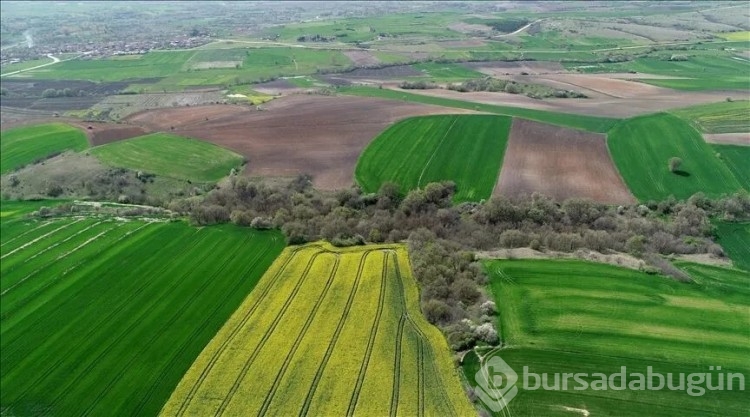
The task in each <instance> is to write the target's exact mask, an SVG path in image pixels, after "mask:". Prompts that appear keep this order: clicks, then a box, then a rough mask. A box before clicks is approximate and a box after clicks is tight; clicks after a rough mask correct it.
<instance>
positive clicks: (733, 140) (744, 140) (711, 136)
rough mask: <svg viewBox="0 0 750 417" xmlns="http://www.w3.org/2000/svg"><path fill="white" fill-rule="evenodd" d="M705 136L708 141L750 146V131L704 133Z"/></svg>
mask: <svg viewBox="0 0 750 417" xmlns="http://www.w3.org/2000/svg"><path fill="white" fill-rule="evenodd" d="M703 138H704V139H706V142H708V143H717V144H720V145H747V146H750V133H708V134H706V133H704V134H703Z"/></svg>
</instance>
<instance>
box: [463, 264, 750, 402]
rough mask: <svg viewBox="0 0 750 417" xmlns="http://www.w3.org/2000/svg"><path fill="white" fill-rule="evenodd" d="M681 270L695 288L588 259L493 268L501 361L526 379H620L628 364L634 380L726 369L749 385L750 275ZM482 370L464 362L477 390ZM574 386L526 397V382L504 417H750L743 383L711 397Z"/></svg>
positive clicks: (471, 359)
mask: <svg viewBox="0 0 750 417" xmlns="http://www.w3.org/2000/svg"><path fill="white" fill-rule="evenodd" d="M680 266H681V267H682V268H684V269H685V270H687V271H688V272H689V273H690V274H691V275H692V276H693V277H694V279H695V282H693V283H684V282H677V281H674V280H672V279H669V278H666V277H663V276H659V275H649V274H646V273H643V272H638V271H633V270H629V269H624V268H620V267H615V266H608V265H602V264H594V263H586V262H582V261H559V260H501V261H487V262H485V267H486V270H487V272H488V273H489V274H490V289H491V291H492V293H493V295H494V297H495V300H496V301H497V305H498V307H499V314H498V315H499V319H498V328H499V330H500V333H501V335H502V336H501V339H502V340H503V342H504V347H503V348H501V349H499V350H497V351H496V352H495V354H497V355H498V356H500V357H501V358H502V359H503V360H505V361H506V362H507V363H508V364H509V365H510V366H511V367H512V368H513V369H514V370H515V371H516V372H517V373H519V374H520V373H521V370H522V369H523V367H524V366H528V367H529V371H530V372H533V373H537V374H542V373H548V374H553V373H556V372H560V373H562V372H570V373H588V374H593V373H596V372H601V373H605V374H613V373H616V372H619V371H620V367H621V366H626V367H627V373H628V374H629V373H633V372H640V373H643V374H645V373H646V367H647V366H653V369H654V372H661V373H667V372H673V373H680V372H683V373H690V372H709V366H721V367H722V370H724V371H725V372H734V373H741V374H743V375H744V378H747V377H748V376H750V367H748V364H747V359H746V358H747V356H748V355H750V347H748V345H747V329H748V325H750V323H749V322H748V317H749V315H748V314H749V313H750V291H749V290H748V286H747V280H748V274H747V273H745V272H741V271H737V270H730V269H723V268H718V267H710V266H704V265H698V264H681V265H680ZM478 366H479V363H478V361H477V356H476V355H475V354H473V353H470V354H469V355H467V357H466V358H465V359H464V371H465V373H466V376H467V378H468V379H469V381H470V382H472V383H473V376H474V373H475V372H476V371H477V370H478ZM714 378H716V377H715V376H714ZM583 380H585V381H587V382H589V383H590V382H591V381H593V380H594V377H593V376H589V377H583ZM549 381H550V383H551V382H552V375H550V376H549ZM675 381H676V380H675ZM570 382H571V384H570V385H568V388H567V389H564V390H552V391H550V390H541V389H539V390H524V389H523V387H522V386H520V385H521V381H520V380H519V393H518V395H516V397H515V398H513V399H512V400H511V402H510V404H509V405H508V408H506V410H505V412H504V413H498V414H497V415H519V416H520V415H545V416H558V415H559V416H569V415H570V413H571V412H576V413H581V414H585V415H589V414H590V415H612V414H616V415H620V416H643V415H648V416H674V415H681V416H704V415H710V414H716V415H724V416H741V415H744V413H745V412H746V410H747V408H748V406H750V401H749V400H748V398H747V396H746V395H744V392H743V391H741V390H739V387H738V386H737V383H736V380H735V386H734V390H732V391H728V390H727V391H706V392H705V395H703V396H691V395H688V394H687V393H686V392H685V390H684V388H683V390H677V391H674V390H666V389H664V390H660V391H647V390H642V391H634V390H624V391H619V390H606V391H601V390H599V391H597V390H591V389H589V390H584V391H579V390H574V389H573V382H572V381H570ZM532 383H533V381H532ZM715 385H716V384H715V382H714V386H715ZM613 410H616V412H614V413H613Z"/></svg>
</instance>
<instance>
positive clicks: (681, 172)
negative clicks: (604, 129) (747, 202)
mask: <svg viewBox="0 0 750 417" xmlns="http://www.w3.org/2000/svg"><path fill="white" fill-rule="evenodd" d="M607 144H608V145H609V150H610V152H611V153H612V159H613V160H614V161H615V164H616V165H617V168H618V170H619V171H620V174H621V175H622V177H623V178H624V179H625V183H626V184H627V185H628V187H629V188H630V190H631V191H632V192H633V194H634V195H635V196H636V197H637V198H638V199H639V200H641V201H646V200H663V199H664V198H666V197H669V196H670V195H673V196H675V197H676V198H678V199H685V198H688V197H690V196H691V195H693V194H695V193H697V192H704V193H705V194H706V195H708V196H711V197H716V196H719V195H722V194H728V193H734V192H738V191H740V190H742V185H740V183H739V181H737V179H736V178H735V177H734V175H732V172H731V171H730V170H729V168H727V166H726V165H724V163H722V161H721V160H720V159H719V158H718V157H717V156H716V155H715V152H714V151H713V149H712V148H711V146H710V145H708V144H707V143H706V142H705V141H704V140H703V138H702V137H701V135H700V133H698V132H697V131H696V130H695V129H694V128H693V127H692V126H690V125H689V124H688V123H687V122H686V121H684V120H682V119H680V118H678V117H676V116H673V115H670V114H666V113H659V114H654V115H649V116H642V117H636V118H633V119H628V120H624V121H622V122H621V123H619V124H618V125H617V126H615V127H614V128H613V129H612V130H611V131H610V132H609V135H608V138H607ZM673 157H676V158H680V159H681V160H682V164H681V166H680V167H679V168H678V169H677V170H675V171H674V172H671V171H670V169H669V164H668V163H669V160H670V159H671V158H673Z"/></svg>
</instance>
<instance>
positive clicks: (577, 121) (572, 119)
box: [338, 87, 618, 133]
mask: <svg viewBox="0 0 750 417" xmlns="http://www.w3.org/2000/svg"><path fill="white" fill-rule="evenodd" d="M338 91H339V92H341V93H343V94H351V95H355V96H366V97H379V98H385V99H390V100H402V101H409V102H414V103H423V104H432V105H435V106H443V107H454V108H458V109H467V110H476V111H481V112H486V113H495V114H502V115H506V116H518V117H523V118H524V119H529V120H536V121H539V122H544V123H549V124H553V125H558V126H566V127H572V128H574V129H581V130H587V131H590V132H597V133H605V132H607V131H608V130H609V129H610V128H612V126H614V125H615V124H616V123H617V122H618V120H617V119H612V118H607V117H595V116H584V115H577V114H567V113H554V112H547V111H543V110H533V109H525V108H522V107H510V106H496V105H492V104H482V103H473V102H469V101H463V100H455V99H450V98H442V97H431V96H425V95H420V94H414V93H407V92H405V91H394V90H388V89H379V88H371V87H341V88H339V89H338Z"/></svg>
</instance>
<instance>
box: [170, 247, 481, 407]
mask: <svg viewBox="0 0 750 417" xmlns="http://www.w3.org/2000/svg"><path fill="white" fill-rule="evenodd" d="M418 306H419V290H418V288H417V285H416V282H415V281H414V279H413V278H412V276H411V273H410V267H409V262H408V258H407V255H406V251H405V249H404V248H403V246H398V245H389V246H367V247H364V248H349V249H337V248H334V247H332V246H329V245H319V244H311V245H306V246H299V247H294V248H287V249H286V250H285V252H283V253H282V255H281V256H280V257H279V258H278V259H277V260H276V262H275V263H274V264H273V266H271V268H270V269H269V270H268V272H267V273H266V275H264V277H263V279H262V280H261V282H260V284H259V286H258V288H256V290H254V291H253V292H252V294H251V295H250V296H249V297H247V298H246V299H245V301H244V302H243V303H242V305H241V306H240V308H239V309H238V310H237V311H236V313H235V314H234V315H233V316H232V317H231V318H230V319H229V321H228V322H227V323H226V325H225V326H224V327H223V328H222V329H221V330H220V331H219V333H218V334H217V335H216V336H215V337H214V339H213V340H212V341H211V343H209V345H208V346H207V347H206V349H204V351H203V352H202V353H201V355H200V356H199V357H198V359H197V360H196V361H195V363H194V364H193V366H192V367H191V368H190V370H189V371H188V372H187V374H186V375H185V377H184V378H183V380H182V381H181V382H180V384H179V385H178V386H177V389H176V390H175V391H174V393H173V394H172V396H171V397H170V399H169V401H168V402H167V404H166V405H165V406H164V408H163V409H162V412H161V415H164V416H183V415H216V416H219V415H256V414H258V415H264V414H267V415H349V416H351V415H353V414H355V415H389V414H390V415H418V416H423V415H440V416H451V415H455V416H466V415H471V414H473V413H474V410H473V409H472V406H471V405H470V403H469V402H468V400H467V398H466V397H465V395H464V393H463V391H462V390H461V386H460V383H459V379H458V375H457V374H456V372H455V370H454V369H453V365H452V363H451V359H450V354H449V350H448V346H447V344H446V342H445V339H443V337H442V335H441V334H440V332H439V331H438V330H437V329H436V328H434V327H432V326H430V325H429V324H428V323H427V322H426V320H425V319H424V318H423V316H422V313H421V312H420V310H419V307H418Z"/></svg>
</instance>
